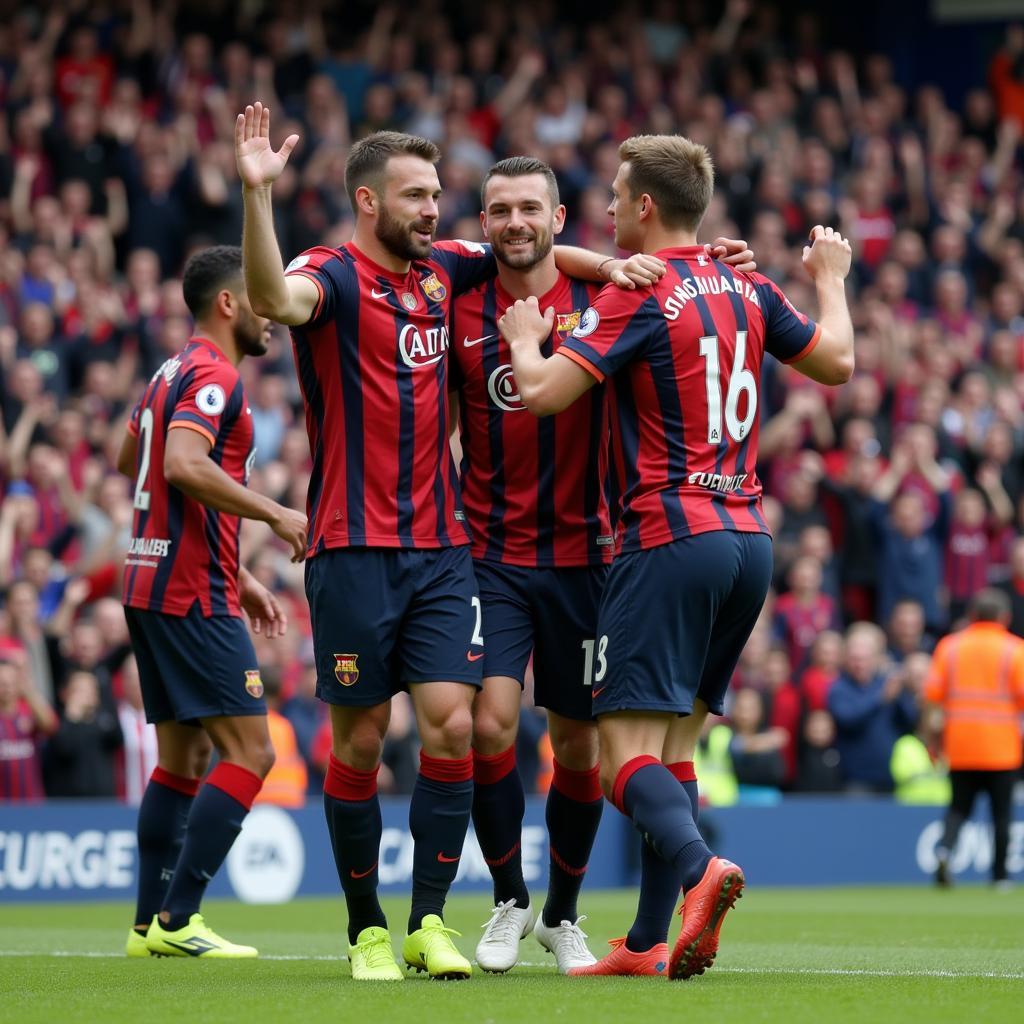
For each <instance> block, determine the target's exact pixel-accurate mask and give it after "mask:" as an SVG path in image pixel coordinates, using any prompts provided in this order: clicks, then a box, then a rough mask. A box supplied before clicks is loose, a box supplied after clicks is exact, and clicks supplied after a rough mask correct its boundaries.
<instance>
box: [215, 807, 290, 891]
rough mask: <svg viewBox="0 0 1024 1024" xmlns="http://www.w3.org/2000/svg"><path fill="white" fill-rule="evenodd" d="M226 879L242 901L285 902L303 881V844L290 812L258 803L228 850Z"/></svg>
mask: <svg viewBox="0 0 1024 1024" xmlns="http://www.w3.org/2000/svg"><path fill="white" fill-rule="evenodd" d="M227 867H228V879H229V880H230V882H231V887H232V888H233V889H234V890H235V895H236V896H237V897H238V898H239V899H240V900H241V901H242V902H243V903H287V902H288V900H290V899H291V898H292V897H293V896H294V895H295V893H296V892H298V889H299V885H300V884H301V883H302V874H303V872H304V870H305V867H306V848H305V846H304V844H303V842H302V834H301V833H300V832H299V829H298V826H297V825H296V824H295V822H294V821H293V820H292V818H291V816H290V815H289V814H288V813H287V812H285V811H282V810H281V809H280V808H279V807H271V806H270V805H268V804H257V805H256V806H255V807H254V808H253V809H252V811H251V812H250V814H249V815H248V817H246V819H245V824H244V825H243V826H242V832H241V834H240V835H239V837H238V838H237V839H236V840H235V845H234V846H232V847H231V852H230V853H229V854H228V864H227Z"/></svg>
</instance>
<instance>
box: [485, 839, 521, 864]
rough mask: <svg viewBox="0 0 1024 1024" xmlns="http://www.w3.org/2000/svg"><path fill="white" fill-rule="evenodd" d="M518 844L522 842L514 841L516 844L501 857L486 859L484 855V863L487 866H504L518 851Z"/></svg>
mask: <svg viewBox="0 0 1024 1024" xmlns="http://www.w3.org/2000/svg"><path fill="white" fill-rule="evenodd" d="M520 845H522V844H520V843H516V845H515V846H513V847H512V849H511V850H509V851H508V853H506V854H504V855H503V856H501V857H495V858H494V860H488V859H487V858H486V857H484V863H485V864H486V865H487V866H488V867H489V868H500V867H504V866H505V865H506V864H507V863H508V862H509V861H510V860H511V859H512V858H513V857H514V856H515V855H516V854H517V853H518V852H519V847H520Z"/></svg>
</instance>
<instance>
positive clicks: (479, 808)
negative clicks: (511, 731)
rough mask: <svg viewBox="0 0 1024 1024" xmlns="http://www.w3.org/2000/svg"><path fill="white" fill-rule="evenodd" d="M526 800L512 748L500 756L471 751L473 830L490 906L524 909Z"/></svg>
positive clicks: (525, 901)
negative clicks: (486, 872) (487, 876)
mask: <svg viewBox="0 0 1024 1024" xmlns="http://www.w3.org/2000/svg"><path fill="white" fill-rule="evenodd" d="M525 812H526V797H525V795H524V794H523V782H522V779H521V778H520V777H519V772H518V770H517V769H516V748H515V744H513V745H512V746H511V747H509V748H508V750H505V751H503V752H502V753H500V754H493V755H492V754H481V753H479V752H478V751H476V750H474V751H473V828H474V830H475V831H476V838H477V842H479V844H480V850H481V852H482V853H483V855H484V862H485V863H486V864H487V866H488V868H490V870H491V880H492V881H493V882H494V903H495V906H497V904H498V903H505V902H507V901H508V900H512V899H514V900H515V901H516V906H517V907H526V906H528V905H529V902H530V894H529V892H528V891H527V888H526V882H524V881H523V851H522V838H523V814H524V813H525Z"/></svg>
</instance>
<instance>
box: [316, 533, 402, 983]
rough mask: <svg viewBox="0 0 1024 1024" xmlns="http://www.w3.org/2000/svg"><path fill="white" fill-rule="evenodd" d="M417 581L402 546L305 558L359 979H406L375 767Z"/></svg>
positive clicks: (330, 820)
mask: <svg viewBox="0 0 1024 1024" xmlns="http://www.w3.org/2000/svg"><path fill="white" fill-rule="evenodd" d="M410 593H411V589H410V586H409V580H408V579H407V576H406V574H405V573H404V572H403V569H402V565H401V553H400V552H396V551H376V550H372V551H358V550H351V551H349V550H331V551H326V552H324V553H322V554H320V555H317V556H316V557H315V558H311V559H309V560H308V561H307V562H306V596H307V598H308V600H309V607H310V613H311V619H312V625H313V645H314V651H315V656H316V665H317V686H316V691H317V696H318V697H319V698H320V699H321V700H322V701H325V702H326V703H327V704H328V706H329V707H330V713H331V755H330V760H329V762H328V767H327V774H326V777H325V778H324V816H325V818H326V820H327V832H328V835H329V836H330V840H331V850H332V852H333V854H334V863H335V867H336V868H337V871H338V879H339V881H340V883H341V888H342V891H343V892H344V894H345V904H346V908H347V911H348V941H349V951H348V952H349V961H350V962H351V965H352V977H353V978H354V979H355V980H357V981H400V980H401V979H402V977H403V975H402V972H401V970H400V969H399V967H398V965H397V964H396V963H395V958H394V953H393V951H392V948H391V938H390V935H389V934H388V930H387V920H386V918H385V916H384V911H383V909H382V908H381V905H380V900H379V899H378V896H377V887H378V867H377V863H378V857H379V855H380V840H381V834H382V830H383V829H382V823H381V811H380V800H379V798H378V795H377V773H378V770H379V768H380V758H381V752H382V751H383V748H384V735H385V733H386V732H387V727H388V721H389V719H390V715H391V704H390V700H391V695H392V693H393V691H394V689H395V683H396V673H395V669H394V648H395V643H396V638H397V635H398V628H399V623H400V622H401V618H402V614H403V611H404V607H405V603H406V602H407V601H408V598H409V594H410Z"/></svg>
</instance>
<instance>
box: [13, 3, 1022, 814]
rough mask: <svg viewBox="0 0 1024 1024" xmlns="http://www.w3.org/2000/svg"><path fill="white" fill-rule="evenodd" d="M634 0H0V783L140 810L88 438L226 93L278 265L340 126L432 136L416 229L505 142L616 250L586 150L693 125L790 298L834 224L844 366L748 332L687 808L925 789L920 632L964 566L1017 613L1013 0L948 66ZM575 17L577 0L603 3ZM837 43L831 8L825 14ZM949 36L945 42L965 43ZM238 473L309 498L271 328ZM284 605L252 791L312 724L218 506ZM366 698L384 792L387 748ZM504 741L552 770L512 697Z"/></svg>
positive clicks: (161, 269)
mask: <svg viewBox="0 0 1024 1024" xmlns="http://www.w3.org/2000/svg"><path fill="white" fill-rule="evenodd" d="M802 6H803V7H804V8H805V9H804V10H802V11H801V10H800V9H799V8H800V7H801V5H799V4H786V3H780V5H779V6H775V5H772V4H768V3H757V4H756V5H755V4H754V3H752V2H750V0H727V2H725V3H714V4H713V3H704V2H701V0H689V2H680V3H673V2H666V0H653V2H644V3H639V2H633V0H625V2H624V3H621V4H618V5H616V6H614V7H608V6H606V5H601V4H597V5H596V6H595V8H594V9H595V11H597V9H598V8H600V9H601V12H604V13H603V14H602V16H601V17H599V18H596V17H595V18H592V19H591V20H587V21H582V20H575V21H574V20H568V15H565V14H560V13H559V12H558V10H557V5H555V4H553V3H550V2H547V0H526V2H517V3H516V4H507V3H498V2H494V0H480V2H477V3H474V4H472V5H470V4H466V3H445V2H442V0H428V2H424V3H417V4H416V5H415V9H414V10H410V9H408V8H404V7H401V6H398V5H393V4H389V3H384V4H380V5H376V6H373V5H365V6H363V5H359V4H351V5H350V4H345V5H337V7H338V10H335V5H329V4H326V3H323V4H321V3H315V2H310V3H305V4H303V3H295V4H287V5H273V4H269V3H261V2H258V0H256V2H252V3H246V4H238V5H235V4H230V3H221V2H217V0H207V2H205V3H203V4H198V3H184V2H183V3H174V2H162V3H160V4H159V5H157V4H156V3H154V2H151V0H122V2H115V0H110V2H104V0H99V2H92V3H88V4H86V3H83V2H65V3H57V4H53V5H50V7H49V8H47V7H46V6H45V5H34V6H33V7H32V8H27V7H26V8H18V7H17V6H14V7H11V8H10V9H9V10H8V11H7V14H8V15H9V16H5V17H4V18H3V19H2V20H0V377H2V387H0V400H2V408H0V413H2V416H0V486H2V495H3V500H2V503H0V591H2V595H3V602H2V608H0V799H12V798H28V799H35V798H39V797H41V796H42V795H43V794H44V793H45V794H46V795H50V796H60V797H67V796H114V795H117V796H119V797H121V798H123V799H126V800H128V801H137V800H138V799H139V796H140V794H141V791H142V788H143V786H144V783H145V780H146V778H147V777H148V774H149V771H150V770H151V767H152V764H153V761H154V758H155V739H154V736H153V730H152V727H150V726H146V725H145V722H144V716H143V714H142V712H141V700H140V695H139V688H138V679H137V673H136V671H135V667H134V663H133V660H132V658H131V654H130V648H129V646H128V638H127V631H126V628H125V624H124V617H123V614H122V611H121V607H120V603H119V596H118V588H119V584H120V574H121V563H122V559H123V554H124V550H125V547H126V545H127V540H128V534H129V529H130V524H131V517H132V502H131V494H130V491H129V482H128V481H127V480H126V479H125V478H123V477H120V476H119V475H118V474H117V472H116V471H115V470H114V468H113V464H114V456H115V454H116V451H117V449H118V447H119V445H120V442H121V439H122V437H123V433H124V427H125V421H126V416H127V414H128V412H129V411H130V409H131V407H132V404H133V403H134V401H135V400H136V398H137V397H138V395H139V394H140V392H141V390H142V386H143V382H144V381H145V380H146V379H147V378H148V377H149V376H150V375H151V374H152V373H153V372H154V371H155V370H156V368H157V367H158V366H159V365H160V364H161V362H162V361H163V360H164V359H165V358H167V357H169V356H170V355H172V354H174V353H175V352H176V351H178V350H179V349H180V348H181V347H182V346H183V345H184V343H185V342H186V341H187V339H188V337H189V334H190V329H191V324H190V320H189V317H188V314H187V310H186V309H185V306H184V303H183V301H182V294H181V282H180V274H181V269H182V265H183V262H184V260H185V259H186V258H187V256H188V254H189V253H190V252H191V251H193V250H194V249H195V248H197V247H201V246H204V245H208V244H211V243H227V244H238V242H239V239H240V236H241V226H242V222H241V216H242V213H241V210H242V207H241V197H240V189H239V185H238V181H237V176H236V172H235V167H234V153H233V125H234V118H235V115H236V114H237V113H238V112H239V111H241V110H242V109H243V107H244V105H245V104H246V103H247V102H251V101H252V100H254V99H261V100H262V101H263V102H264V103H266V104H268V105H269V106H270V107H271V109H272V110H273V111H274V113H275V124H274V134H275V136H277V138H276V140H275V141H276V142H279V141H280V140H281V139H283V138H284V136H285V135H287V134H289V133H291V132H293V131H295V132H298V133H299V134H300V135H301V142H300V144H299V147H298V149H297V150H296V153H295V155H294V156H293V158H292V160H291V163H290V164H289V166H288V168H287V169H286V171H285V173H284V175H283V176H282V178H281V179H280V181H279V182H278V183H277V184H276V185H275V189H274V205H275V214H276V217H277V231H278V237H279V239H280V241H281V245H282V249H283V253H284V257H285V259H286V260H287V259H290V258H291V257H292V256H294V255H295V254H297V253H298V252H300V251H301V250H303V249H305V248H307V247H309V246H311V245H315V244H328V245H338V244H341V243H342V242H344V241H346V240H347V239H348V237H349V233H350V231H351V226H352V224H351V218H350V214H349V210H348V204H347V201H346V198H345V194H344V189H343V173H344V163H345V157H346V153H347V149H348V146H349V144H350V143H351V142H352V141H353V140H354V139H357V138H359V137H361V136H363V135H365V134H366V133H368V132H370V131H373V130H376V129H381V128H391V129H397V130H402V131H409V132H414V133H417V134H421V135H425V136H428V137H429V138H431V139H434V140H436V141H437V142H438V143H440V144H441V146H442V149H443V152H444V159H443V162H442V164H441V167H440V174H441V180H442V184H443V185H444V188H445V194H444V198H443V200H442V220H441V229H440V230H441V234H442V236H456V237H463V238H470V239H478V238H479V237H480V229H479V222H478V219H477V213H478V210H479V195H478V191H479V182H480V179H481V177H482V175H483V173H484V172H485V171H486V169H487V168H488V167H489V166H490V164H491V163H492V162H493V161H494V160H496V159H500V158H502V157H504V156H507V155H512V154H520V153H528V154H533V155H536V156H540V157H542V158H543V159H545V160H547V161H548V162H550V164H551V165H552V166H553V167H554V169H555V171H556V174H557V176H558V180H559V184H560V187H561V193H562V199H563V201H564V203H565V204H566V206H567V208H568V221H567V227H566V230H565V232H564V234H563V235H562V240H564V241H568V242H573V243H577V244H580V245H585V246H588V247H590V248H593V249H597V250H600V251H602V252H608V253H612V252H614V244H613V241H612V233H611V223H610V220H609V218H608V217H607V215H606V212H605V211H606V207H607V204H608V197H609V184H610V182H611V180H612V178H613V177H614V173H615V170H616V167H617V165H618V156H617V147H618V143H619V142H620V141H621V140H622V139H624V138H625V137H627V136H629V135H633V134H637V133H641V132H678V133H682V134H685V135H688V136H689V137H691V138H694V139H697V140H699V141H701V142H704V143H706V144H707V145H708V146H709V147H710V149H711V152H712V154H713V157H714V161H715V165H716V170H717V182H716V195H715V198H714V201H713V203H712V206H711V210H710V212H709V214H708V217H707V220H706V221H705V224H704V227H703V229H702V237H704V238H713V237H715V236H716V235H720V234H721V235H730V236H733V237H743V238H746V239H747V240H748V241H749V242H750V244H751V247H752V248H753V250H754V252H755V254H756V258H757V261H758V264H759V269H760V270H761V271H762V272H764V273H766V274H767V275H769V276H770V277H772V278H773V279H774V280H775V281H776V282H777V283H779V284H780V285H781V286H782V287H783V288H784V290H785V291H786V292H787V295H788V296H789V298H790V300H791V301H792V302H793V304H794V305H796V306H797V307H798V308H801V309H803V310H805V311H806V312H808V313H809V314H811V315H812V316H813V314H814V312H815V302H814V294H813V289H812V288H811V287H810V283H809V280H808V279H807V278H806V276H805V275H804V274H803V272H802V269H801V267H800V249H801V245H802V241H803V239H804V238H805V237H806V234H807V232H808V230H809V228H810V227H811V226H812V225H814V224H816V223H823V224H833V225H836V226H838V227H839V228H840V229H841V230H842V232H843V234H845V235H847V236H848V237H849V238H850V239H851V241H852V243H853V246H854V254H855V264H854V272H853V275H852V278H851V281H850V282H849V286H848V293H849V295H850V299H851V304H852V310H853V316H854V322H855V326H856V329H857V352H856V356H857V372H856V375H855V377H854V379H853V380H852V381H851V382H850V383H849V384H848V385H847V386H845V387H843V388H841V389H838V390H835V391H829V390H827V389H824V388H821V387H819V386H817V385H815V384H814V383H812V382H810V381H808V380H806V379H804V378H801V377H799V376H798V375H796V374H795V373H792V372H790V371H788V370H787V369H786V368H784V367H782V366H780V365H779V364H776V363H774V362H773V361H772V360H770V359H769V360H768V363H769V365H767V366H766V369H765V374H764V380H763V382H762V398H761V410H762V412H761V416H762V434H761V463H760V466H759V471H760V474H761V477H762V480H763V481H764V484H765V489H766V495H767V497H766V498H765V509H766V514H767V516H768V518H769V520H770V522H771V525H772V527H773V530H774V534H775V538H776V574H775V587H774V590H773V594H772V596H771V597H770V598H769V602H768V604H767V605H766V608H765V612H764V615H763V618H762V621H761V624H760V625H759V627H758V628H757V630H756V631H755V633H754V635H753V636H752V638H751V640H750V642H749V644H748V646H747V648H746V650H745V651H744V654H743V658H742V661H741V664H740V667H739V670H738V672H737V676H736V679H735V680H734V685H733V691H732V703H731V707H730V709H729V713H728V716H727V717H726V718H725V719H722V720H717V724H716V725H714V727H713V728H712V729H711V731H710V732H709V734H708V736H707V740H706V743H705V745H704V747H703V749H702V757H701V766H700V768H699V774H700V778H701V785H702V790H703V791H704V794H705V796H706V798H707V799H709V800H710V801H711V802H712V803H729V802H733V801H735V800H736V799H738V798H748V799H766V800H771V799H776V798H777V797H778V794H779V793H780V792H783V791H798V792H839V791H856V792H889V791H893V790H894V789H895V791H896V793H897V796H898V797H900V798H903V799H907V800H925V801H928V802H935V803H942V802H944V801H945V798H946V795H947V790H946V785H947V784H946V782H945V779H944V777H943V770H942V765H941V763H940V762H939V761H938V760H937V758H936V751H937V738H938V737H937V733H936V728H935V726H936V723H935V719H934V717H933V716H932V715H931V714H929V713H927V710H926V709H924V708H923V707H922V704H921V701H920V689H921V684H922V680H923V678H924V677H925V675H926V673H927V670H928V664H929V652H930V651H931V649H932V648H933V646H934V644H935V642H936V640H937V639H938V638H939V637H941V636H942V635H943V634H944V633H945V632H946V631H948V630H949V629H950V628H952V627H954V626H955V625H956V624H957V623H958V621H959V620H960V618H961V616H962V615H963V612H964V608H965V606H966V603H967V602H968V601H969V600H970V598H971V597H972V595H974V594H975V593H976V592H977V591H978V590H979V589H980V588H982V587H983V586H986V585H989V584H995V585H997V586H999V587H1002V588H1003V589H1005V590H1006V592H1007V593H1008V594H1009V596H1010V598H1011V599H1012V604H1013V609H1014V614H1013V622H1012V627H1011V628H1012V629H1013V630H1014V631H1015V632H1017V633H1018V634H1021V635H1024V539H1021V530H1022V527H1024V462H1022V446H1024V404H1022V403H1024V189H1022V188H1021V162H1020V154H1021V151H1022V150H1021V133H1022V125H1024V28H1019V27H1012V26H1011V27H1009V28H1006V27H1005V26H1002V27H1000V28H999V29H998V31H994V32H993V33H992V36H991V45H990V46H988V49H987V53H986V56H985V59H984V61H982V62H977V63H978V66H977V68H976V70H975V72H974V73H973V77H971V80H970V81H969V82H968V88H965V89H961V90H959V94H958V95H956V96H951V95H948V92H949V90H948V89H944V88H942V87H940V86H936V85H932V84H929V83H928V81H927V80H924V79H921V80H914V81H907V80H906V78H907V76H906V75H902V76H901V75H898V74H897V69H896V68H895V67H894V62H893V60H892V59H891V58H890V57H889V56H887V55H886V54H884V53H882V52H872V50H871V49H870V48H868V47H862V46H857V45H855V44H854V43H851V41H850V40H849V39H844V38H838V39H837V38H835V36H834V35H833V34H830V29H829V27H828V21H827V19H826V17H825V15H824V14H822V13H815V5H802ZM605 14H606V16H604V15H605ZM831 31H832V32H833V33H834V31H835V30H834V28H833V29H832V30H831ZM965 52H966V51H965ZM242 372H243V376H244V378H245V380H246V386H247V390H248V394H249V398H250V402H251V405H252V409H253V417H254V421H255V427H256V443H257V453H256V462H255V470H254V472H253V475H252V479H251V486H252V487H254V488H257V489H259V490H261V491H264V492H266V493H268V494H271V495H273V496H274V497H275V498H278V499H279V500H281V501H283V502H284V503H286V504H289V505H291V506H293V507H296V508H302V507H304V501H305V490H306V483H307V480H308V475H309V469H310V465H309V452H308V446H307V441H306V435H305V430H304V428H303V425H302V421H301V402H300V399H299V394H298V389H297V386H296V381H295V375H294V371H293V368H292V364H291V355H290V346H289V342H288V338H287V334H286V332H285V331H284V330H283V329H279V330H278V331H277V333H276V335H275V339H274V343H273V346H272V348H271V351H270V353H269V354H268V355H267V356H266V357H265V358H263V359H261V360H259V361H255V360H249V361H247V362H246V363H245V364H243V367H242ZM243 558H244V559H245V561H246V564H248V565H249V567H250V568H251V569H252V570H253V572H254V573H255V574H256V575H257V576H258V577H259V578H260V579H261V580H262V581H263V582H265V583H267V584H268V585H270V586H272V587H273V588H274V589H275V590H276V591H277V592H278V593H279V594H280V595H281V596H282V598H283V600H284V602H285V604H286V607H287V611H288V615H289V618H290V620H291V626H290V629H289V631H288V634H287V636H286V637H285V638H284V639H277V640H274V641H271V642H267V641H265V640H263V639H261V638H257V650H258V654H259V657H260V665H261V669H262V678H263V682H264V685H265V687H266V695H267V698H268V702H269V704H270V706H271V708H272V709H273V710H272V716H271V720H272V730H273V733H274V738H275V746H276V747H277V750H278V767H277V769H275V777H272V779H271V780H268V784H267V786H266V787H265V789H264V792H263V797H264V798H267V799H271V800H276V801H278V802H281V803H284V804H290V803H291V804H294V803H296V802H301V800H302V797H303V794H304V793H305V792H307V791H308V792H311V793H312V792H316V791H318V790H319V787H320V779H321V776H320V772H321V769H322V767H323V766H324V764H325V762H326V759H327V755H328V751H329V745H330V740H329V729H328V727H327V726H326V723H325V713H324V709H323V708H322V707H321V706H320V705H319V704H318V702H317V701H316V700H315V698H314V696H313V689H314V685H315V671H314V669H313V665H312V647H311V642H310V640H309V624H308V612H307V609H306V604H305V599H304V596H303V589H302V568H301V566H299V567H296V566H292V565H291V564H290V562H289V559H288V555H287V552H285V551H283V550H281V549H280V547H279V546H278V544H277V543H276V542H275V540H274V538H273V536H272V535H271V534H270V533H269V531H265V530H264V529H262V528H261V527H258V526H257V524H253V523H249V524H246V527H245V529H244V531H243ZM413 730H414V725H413V722H412V718H411V715H410V713H409V709H408V706H407V705H406V704H404V703H402V702H399V701H396V706H395V710H394V714H393V716H392V724H391V733H392V735H391V738H390V741H389V744H388V750H387V753H386V757H385V763H386V767H385V771H384V773H383V774H382V788H385V789H390V790H391V791H394V792H405V791H408V789H409V788H410V787H411V783H412V780H413V778H414V774H415V765H416V738H415V735H414V731H413ZM520 745H521V752H520V766H521V769H522V770H523V772H524V778H525V781H526V783H527V786H528V788H533V789H536V790H543V789H544V788H545V787H546V785H547V773H548V772H549V770H550V756H549V752H548V750H547V747H546V740H545V736H544V723H543V718H542V717H541V716H540V715H539V714H538V713H537V712H536V711H535V710H533V709H532V708H530V707H527V708H526V709H525V710H524V712H523V729H522V737H521V743H520Z"/></svg>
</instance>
